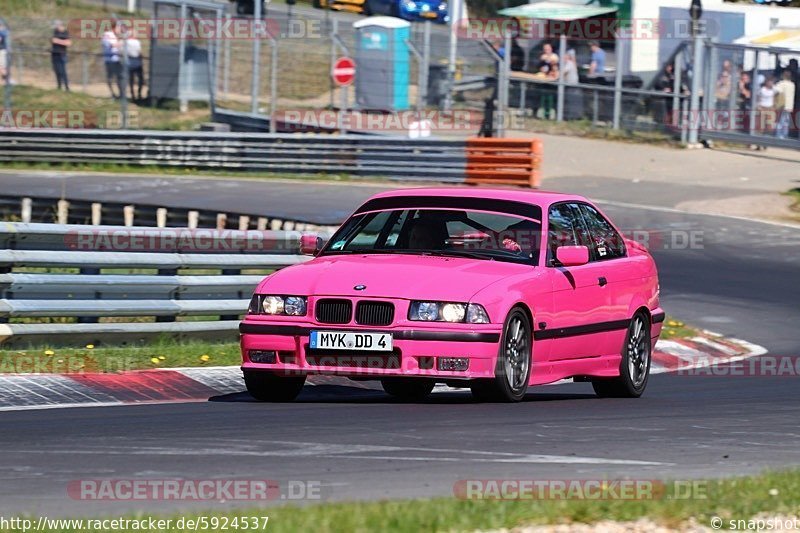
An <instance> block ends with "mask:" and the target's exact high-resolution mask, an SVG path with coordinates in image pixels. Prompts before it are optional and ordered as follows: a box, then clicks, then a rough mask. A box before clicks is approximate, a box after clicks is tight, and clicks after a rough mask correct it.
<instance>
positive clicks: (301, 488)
mask: <svg viewBox="0 0 800 533" xmlns="http://www.w3.org/2000/svg"><path fill="white" fill-rule="evenodd" d="M321 488H322V482H321V481H315V480H289V481H287V482H286V483H284V484H281V483H280V482H279V481H276V480H271V479H76V480H72V481H70V482H69V483H68V484H67V495H68V496H69V497H70V498H72V499H73V500H81V501H98V500H99V501H269V500H320V499H322V491H321Z"/></svg>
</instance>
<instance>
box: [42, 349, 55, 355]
mask: <svg viewBox="0 0 800 533" xmlns="http://www.w3.org/2000/svg"><path fill="white" fill-rule="evenodd" d="M44 354H45V355H55V354H56V352H54V351H53V350H45V351H44Z"/></svg>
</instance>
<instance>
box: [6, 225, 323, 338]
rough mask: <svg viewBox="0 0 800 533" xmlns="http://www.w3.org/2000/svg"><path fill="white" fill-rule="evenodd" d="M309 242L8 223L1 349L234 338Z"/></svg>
mask: <svg viewBox="0 0 800 533" xmlns="http://www.w3.org/2000/svg"><path fill="white" fill-rule="evenodd" d="M301 235H302V233H301V232H293V231H257V230H249V231H238V230H212V229H199V230H190V229H187V228H143V227H123V226H82V225H59V224H25V223H2V224H0V322H3V323H0V345H2V346H4V347H6V346H9V345H12V346H14V345H27V344H35V343H37V342H47V343H48V344H56V343H78V342H81V343H88V342H91V343H94V344H99V343H102V342H105V343H109V342H134V341H140V340H145V339H147V338H150V337H158V336H172V337H182V336H186V335H191V336H192V337H195V336H196V337H198V338H229V339H234V338H235V332H236V328H237V325H238V320H236V318H237V317H238V316H240V315H241V314H243V313H244V311H245V309H246V308H247V304H248V301H249V298H250V295H251V293H252V291H253V289H254V287H255V286H256V285H257V284H258V282H259V281H260V280H261V279H262V278H263V277H264V274H265V273H267V272H269V271H272V270H274V269H279V268H282V267H284V266H288V265H293V264H297V263H301V262H303V261H306V260H307V259H308V258H307V257H305V256H301V255H299V242H300V236H301ZM31 267H33V268H31ZM75 269H77V271H76V270H75ZM251 269H252V271H250V270H251ZM243 270H248V271H250V272H245V273H243V272H242V271H243ZM191 316H194V317H205V318H207V320H197V319H195V320H192V321H180V320H179V317H191ZM126 317H127V318H131V317H137V320H135V321H134V320H127V321H125V320H124V319H125V318H126ZM154 317H155V318H154ZM212 317H213V319H210V320H208V318H212ZM41 318H46V319H48V320H49V321H50V323H32V322H36V319H41ZM219 318H221V320H218V319H219ZM53 319H55V320H53ZM76 320H77V321H76ZM153 320H156V321H155V322H153ZM39 321H40V322H41V320H39Z"/></svg>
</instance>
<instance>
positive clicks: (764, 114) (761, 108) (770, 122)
mask: <svg viewBox="0 0 800 533" xmlns="http://www.w3.org/2000/svg"><path fill="white" fill-rule="evenodd" d="M756 98H757V99H756V105H757V106H758V114H759V117H760V120H759V130H760V132H761V133H769V132H771V131H772V130H773V128H774V127H775V85H774V82H773V81H772V76H770V77H768V78H767V79H766V81H764V85H762V86H761V88H760V89H758V94H757V95H756Z"/></svg>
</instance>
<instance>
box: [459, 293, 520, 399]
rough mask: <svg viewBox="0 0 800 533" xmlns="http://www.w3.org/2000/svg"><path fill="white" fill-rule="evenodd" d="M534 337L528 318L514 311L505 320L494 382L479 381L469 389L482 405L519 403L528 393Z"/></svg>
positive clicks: (492, 380)
mask: <svg viewBox="0 0 800 533" xmlns="http://www.w3.org/2000/svg"><path fill="white" fill-rule="evenodd" d="M532 353H533V335H531V322H530V320H528V315H526V314H525V312H524V311H523V310H522V309H520V308H519V307H515V308H514V309H512V310H511V312H510V313H509V314H508V316H507V317H506V321H505V325H504V326H503V336H502V338H501V340H500V350H499V352H498V354H497V366H496V367H495V377H494V379H479V380H476V381H474V382H473V383H472V384H471V385H470V389H471V390H472V396H473V397H474V398H475V399H476V400H478V401H480V402H519V401H521V400H522V398H524V397H525V393H526V392H527V391H528V382H529V381H530V377H531V360H532V357H531V355H532Z"/></svg>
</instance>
